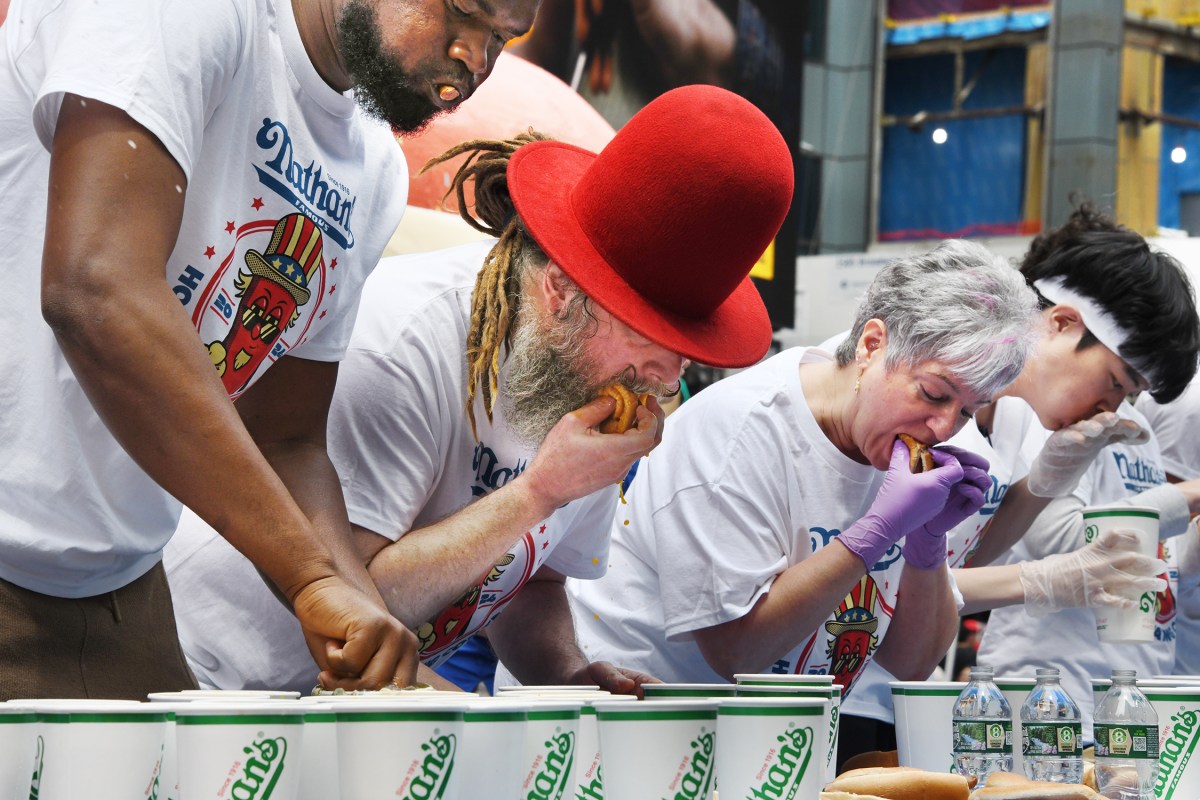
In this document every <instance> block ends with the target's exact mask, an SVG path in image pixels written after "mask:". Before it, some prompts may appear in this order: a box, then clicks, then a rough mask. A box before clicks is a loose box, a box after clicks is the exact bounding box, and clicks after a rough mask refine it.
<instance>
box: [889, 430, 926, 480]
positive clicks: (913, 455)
mask: <svg viewBox="0 0 1200 800" xmlns="http://www.w3.org/2000/svg"><path fill="white" fill-rule="evenodd" d="M897 438H899V439H900V441H902V442H904V444H905V446H907V447H908V468H909V470H910V471H911V472H928V471H929V470H931V469H933V467H934V463H933V454H932V453H930V452H929V445H927V444H925V443H924V442H918V441H917V440H916V439H914V438H913V437H911V436H909V435H908V434H907V433H902V434H900V436H899V437H897Z"/></svg>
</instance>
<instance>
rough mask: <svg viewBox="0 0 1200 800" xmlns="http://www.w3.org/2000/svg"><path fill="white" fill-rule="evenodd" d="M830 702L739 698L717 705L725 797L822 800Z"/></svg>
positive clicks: (719, 773)
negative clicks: (826, 715)
mask: <svg viewBox="0 0 1200 800" xmlns="http://www.w3.org/2000/svg"><path fill="white" fill-rule="evenodd" d="M826 738H827V734H826V721H825V701H824V700H823V699H821V698H819V697H813V698H811V699H810V698H800V697H789V698H786V699H781V700H775V699H771V698H763V697H735V698H731V699H725V700H721V701H720V704H719V705H718V706H717V742H718V744H719V747H718V748H717V783H718V784H719V786H720V791H721V795H722V796H723V797H732V798H742V797H790V798H794V800H817V798H818V796H819V795H820V792H821V787H822V776H823V774H824V764H825V741H826Z"/></svg>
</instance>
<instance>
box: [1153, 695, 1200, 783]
mask: <svg viewBox="0 0 1200 800" xmlns="http://www.w3.org/2000/svg"><path fill="white" fill-rule="evenodd" d="M1196 721H1197V714H1196V712H1195V711H1180V712H1179V713H1178V714H1172V715H1171V730H1170V732H1168V733H1167V738H1166V739H1165V740H1163V743H1162V752H1161V754H1160V755H1159V757H1158V777H1157V778H1155V780H1154V796H1155V797H1164V798H1167V797H1174V794H1175V787H1176V786H1177V785H1178V784H1179V780H1180V779H1181V778H1182V777H1183V773H1184V771H1185V770H1186V769H1187V765H1188V762H1189V761H1191V760H1192V754H1193V753H1194V752H1195V750H1196V732H1197V731H1196Z"/></svg>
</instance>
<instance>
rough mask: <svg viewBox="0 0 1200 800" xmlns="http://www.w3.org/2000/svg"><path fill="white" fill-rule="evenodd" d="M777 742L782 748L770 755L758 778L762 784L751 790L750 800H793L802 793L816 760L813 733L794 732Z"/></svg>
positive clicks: (793, 730) (805, 729)
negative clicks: (813, 752)
mask: <svg viewBox="0 0 1200 800" xmlns="http://www.w3.org/2000/svg"><path fill="white" fill-rule="evenodd" d="M788 727H789V728H791V725H789V726H788ZM775 741H777V742H779V743H780V747H779V749H778V750H775V749H774V748H772V749H771V750H770V751H769V752H768V753H767V761H766V762H765V763H764V764H763V768H762V770H761V771H760V772H759V773H758V775H757V777H756V779H757V780H760V781H762V783H761V784H760V785H759V786H758V787H757V788H755V789H751V790H750V796H749V798H748V799H747V800H760V798H762V799H766V798H769V799H770V800H791V798H793V797H795V796H796V792H797V791H799V789H800V784H801V782H802V781H803V780H804V774H805V773H806V772H807V771H808V762H809V761H810V760H811V759H812V744H813V729H812V728H791V729H790V730H787V731H784V732H783V733H781V734H779V735H778V736H776V737H775Z"/></svg>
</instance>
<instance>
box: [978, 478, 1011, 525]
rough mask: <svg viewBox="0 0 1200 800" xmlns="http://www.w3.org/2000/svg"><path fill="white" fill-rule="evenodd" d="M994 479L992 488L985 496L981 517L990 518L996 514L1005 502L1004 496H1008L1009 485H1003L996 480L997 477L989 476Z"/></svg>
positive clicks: (980, 511) (980, 510) (980, 512)
mask: <svg viewBox="0 0 1200 800" xmlns="http://www.w3.org/2000/svg"><path fill="white" fill-rule="evenodd" d="M988 477H990V478H991V479H992V488H991V489H989V490H988V491H987V493H985V494H984V496H983V507H982V508H980V509H979V515H980V516H983V517H990V516H991V515H992V514H995V513H996V509H997V508H999V507H1000V504H1001V503H1002V502H1004V495H1006V494H1008V484H1007V483H1001V482H1000V481H998V480H996V476H995V475H990V476H988Z"/></svg>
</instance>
